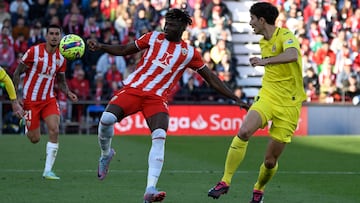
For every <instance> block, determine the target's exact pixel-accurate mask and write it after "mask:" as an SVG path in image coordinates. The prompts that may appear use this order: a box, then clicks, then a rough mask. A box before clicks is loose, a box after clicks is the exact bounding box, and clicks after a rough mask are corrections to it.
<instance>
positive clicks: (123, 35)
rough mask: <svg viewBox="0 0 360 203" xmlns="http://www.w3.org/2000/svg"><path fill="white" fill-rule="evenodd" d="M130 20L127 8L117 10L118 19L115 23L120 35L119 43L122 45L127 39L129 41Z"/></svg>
mask: <svg viewBox="0 0 360 203" xmlns="http://www.w3.org/2000/svg"><path fill="white" fill-rule="evenodd" d="M129 18H130V16H129V13H128V12H127V10H126V7H124V6H122V4H121V5H120V6H118V7H117V9H116V19H115V22H114V28H115V30H116V31H117V33H118V34H119V41H120V42H121V43H122V42H123V41H124V40H125V39H127V37H128V35H129V29H130V28H129V27H128V25H127V23H126V21H127V20H128V19H129Z"/></svg>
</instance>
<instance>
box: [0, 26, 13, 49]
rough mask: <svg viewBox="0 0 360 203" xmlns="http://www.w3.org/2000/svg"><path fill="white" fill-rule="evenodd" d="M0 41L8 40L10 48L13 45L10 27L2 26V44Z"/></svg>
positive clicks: (0, 38)
mask: <svg viewBox="0 0 360 203" xmlns="http://www.w3.org/2000/svg"><path fill="white" fill-rule="evenodd" d="M2 39H7V40H9V44H10V45H11V46H12V45H14V38H13V37H12V34H11V27H10V25H5V24H4V25H3V26H2V28H1V34H0V41H1V42H2Z"/></svg>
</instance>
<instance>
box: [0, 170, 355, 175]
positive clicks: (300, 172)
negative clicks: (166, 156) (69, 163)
mask: <svg viewBox="0 0 360 203" xmlns="http://www.w3.org/2000/svg"><path fill="white" fill-rule="evenodd" d="M56 171H58V172H72V173H96V171H97V170H93V169H79V170H56ZM110 171H111V173H147V170H117V169H110ZM38 172H42V170H39V169H0V173H38ZM162 173H175V174H212V173H214V174H219V173H220V174H221V173H223V171H211V170H163V171H162ZM236 173H238V174H252V173H254V174H257V173H259V171H237V172H236ZM277 173H278V174H294V175H298V174H300V175H324V174H327V175H360V171H278V172H277Z"/></svg>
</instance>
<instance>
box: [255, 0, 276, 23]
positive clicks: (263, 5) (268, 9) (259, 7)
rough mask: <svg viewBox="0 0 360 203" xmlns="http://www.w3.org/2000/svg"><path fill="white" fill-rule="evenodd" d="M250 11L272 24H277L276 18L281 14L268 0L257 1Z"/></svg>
mask: <svg viewBox="0 0 360 203" xmlns="http://www.w3.org/2000/svg"><path fill="white" fill-rule="evenodd" d="M250 13H251V14H252V15H255V16H256V17H257V18H261V17H262V18H264V19H265V21H266V23H268V24H270V25H275V21H276V18H277V17H278V16H279V10H278V9H277V8H276V7H275V6H274V5H272V4H271V3H268V2H258V3H255V4H254V5H252V6H251V8H250Z"/></svg>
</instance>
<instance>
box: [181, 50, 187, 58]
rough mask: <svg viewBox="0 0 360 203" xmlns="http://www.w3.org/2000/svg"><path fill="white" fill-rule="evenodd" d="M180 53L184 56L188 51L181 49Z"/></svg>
mask: <svg viewBox="0 0 360 203" xmlns="http://www.w3.org/2000/svg"><path fill="white" fill-rule="evenodd" d="M181 53H182V55H184V56H185V55H186V54H187V53H188V50H187V49H185V48H182V49H181Z"/></svg>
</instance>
